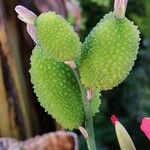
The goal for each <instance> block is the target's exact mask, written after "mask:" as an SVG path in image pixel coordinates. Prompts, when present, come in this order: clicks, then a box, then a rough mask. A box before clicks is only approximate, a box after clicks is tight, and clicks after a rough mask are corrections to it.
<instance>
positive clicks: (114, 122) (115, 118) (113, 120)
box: [111, 115, 119, 125]
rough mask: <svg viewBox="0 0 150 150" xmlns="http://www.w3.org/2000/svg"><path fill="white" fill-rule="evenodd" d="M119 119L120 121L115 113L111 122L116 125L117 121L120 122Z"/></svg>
mask: <svg viewBox="0 0 150 150" xmlns="http://www.w3.org/2000/svg"><path fill="white" fill-rule="evenodd" d="M118 121H119V120H118V118H117V117H116V116H115V115H112V117H111V122H112V123H113V124H114V125H115V124H116V122H118Z"/></svg>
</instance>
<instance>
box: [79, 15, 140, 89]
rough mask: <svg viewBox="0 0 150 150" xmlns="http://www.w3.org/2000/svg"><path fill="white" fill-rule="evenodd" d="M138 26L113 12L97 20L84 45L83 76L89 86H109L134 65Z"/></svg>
mask: <svg viewBox="0 0 150 150" xmlns="http://www.w3.org/2000/svg"><path fill="white" fill-rule="evenodd" d="M139 40H140V38H139V31H138V29H137V26H135V25H134V24H133V22H131V21H129V20H128V19H127V18H125V17H124V18H123V19H117V18H116V17H115V15H114V14H113V13H112V12H111V13H109V14H107V15H105V16H104V18H103V19H102V20H101V21H100V22H99V23H98V24H97V26H96V27H95V28H94V29H93V30H92V31H91V33H90V34H89V35H88V37H87V38H86V40H85V42H84V44H83V46H82V52H81V53H82V54H81V58H80V61H79V66H80V72H81V80H82V82H83V84H84V85H85V86H86V87H87V88H98V89H100V90H108V89H112V88H113V87H115V86H117V85H118V84H119V83H121V82H122V81H123V80H124V79H125V78H126V77H127V75H128V74H129V71H130V70H131V69H132V66H133V65H134V61H135V59H136V57H137V52H138V48H139Z"/></svg>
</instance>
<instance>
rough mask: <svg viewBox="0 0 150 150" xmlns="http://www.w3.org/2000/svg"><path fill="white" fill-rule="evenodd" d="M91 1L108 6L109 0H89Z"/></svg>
mask: <svg viewBox="0 0 150 150" xmlns="http://www.w3.org/2000/svg"><path fill="white" fill-rule="evenodd" d="M91 1H92V2H95V3H97V5H99V6H108V5H109V3H110V0H91Z"/></svg>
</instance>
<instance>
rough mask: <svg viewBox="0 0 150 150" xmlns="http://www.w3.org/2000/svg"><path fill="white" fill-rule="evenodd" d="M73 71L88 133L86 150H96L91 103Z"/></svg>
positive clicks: (77, 74)
mask: <svg viewBox="0 0 150 150" xmlns="http://www.w3.org/2000/svg"><path fill="white" fill-rule="evenodd" d="M73 71H74V74H75V75H76V78H77V80H78V83H79V86H80V90H81V94H82V98H83V104H84V111H85V128H86V131H87V133H88V137H87V138H86V142H87V145H88V149H89V150H96V144H95V139H94V128H93V116H92V109H91V103H90V100H88V99H87V91H86V89H85V88H84V87H83V85H82V84H81V81H80V75H79V72H78V70H77V68H74V69H73Z"/></svg>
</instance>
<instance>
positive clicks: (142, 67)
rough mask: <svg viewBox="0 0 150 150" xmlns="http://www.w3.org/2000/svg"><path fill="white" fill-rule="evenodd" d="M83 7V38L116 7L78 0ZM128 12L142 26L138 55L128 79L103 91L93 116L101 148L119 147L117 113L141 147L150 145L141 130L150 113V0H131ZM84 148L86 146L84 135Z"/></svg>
mask: <svg viewBox="0 0 150 150" xmlns="http://www.w3.org/2000/svg"><path fill="white" fill-rule="evenodd" d="M78 2H79V3H80V6H81V8H82V14H83V18H82V20H83V24H84V25H83V28H82V32H81V37H82V39H83V40H84V38H85V37H86V36H87V34H88V33H89V32H90V30H91V29H92V28H93V27H94V26H95V25H96V24H97V23H98V22H99V20H100V19H101V18H102V17H103V15H104V14H106V13H108V12H109V11H111V10H113V1H111V0H78ZM126 16H127V17H128V18H129V19H130V20H133V21H134V22H135V24H136V25H138V26H139V30H140V31H141V43H140V49H139V53H138V59H137V60H136V63H135V66H134V68H133V70H132V71H131V73H130V75H129V76H128V77H127V79H126V80H125V81H124V82H123V83H122V84H120V85H119V86H118V87H116V88H114V89H113V90H111V91H105V92H102V105H101V108H100V113H99V114H97V115H96V117H95V118H94V125H95V135H96V142H97V146H98V149H101V150H117V149H119V146H118V142H117V139H116V135H115V131H114V127H113V125H112V124H111V121H110V118H111V115H112V114H116V115H117V116H118V117H119V119H120V121H121V123H122V124H123V125H124V126H125V127H126V129H127V130H128V132H129V134H130V135H131V137H132V139H133V141H134V143H135V145H136V148H137V149H138V150H148V149H150V142H149V140H148V139H147V138H146V137H145V136H144V135H143V133H142V132H141V130H140V123H141V119H142V118H143V117H144V116H150V66H149V65H150V59H149V58H150V1H149V0H138V1H137V0H129V3H128V7H127V13H126ZM81 149H82V150H84V149H86V146H85V143H84V140H83V139H82V138H81Z"/></svg>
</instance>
